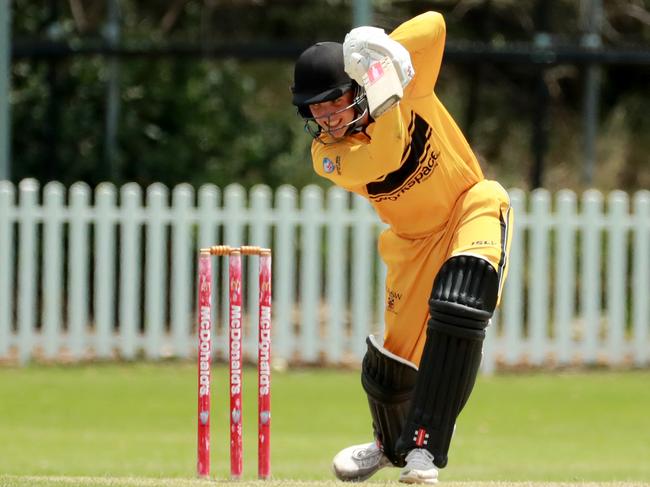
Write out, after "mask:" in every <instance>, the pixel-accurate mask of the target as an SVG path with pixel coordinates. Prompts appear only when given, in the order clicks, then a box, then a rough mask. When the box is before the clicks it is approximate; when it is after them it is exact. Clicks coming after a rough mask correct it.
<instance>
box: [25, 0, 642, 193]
mask: <svg viewBox="0 0 650 487" xmlns="http://www.w3.org/2000/svg"><path fill="white" fill-rule="evenodd" d="M108 3H109V2H95V1H91V0H67V1H63V0H58V1H54V2H50V6H49V7H48V8H44V7H43V4H41V3H38V2H12V5H13V10H14V11H13V17H12V20H13V25H12V30H13V37H14V40H16V41H20V40H24V39H48V40H65V41H66V42H68V43H72V44H74V43H84V42H94V41H97V39H98V38H101V37H102V36H103V35H105V34H106V32H107V25H108V20H109V13H108V10H107V4H108ZM585 3H586V2H575V1H572V0H558V1H555V2H543V1H539V0H536V1H533V0H471V1H470V0H454V1H452V0H448V1H435V2H431V1H409V2H406V1H399V0H376V1H375V2H374V23H375V24H376V25H379V26H381V27H384V28H385V29H387V30H390V29H392V28H394V27H395V26H396V25H398V24H399V23H400V22H402V21H404V20H406V19H407V18H409V17H411V16H413V15H416V14H418V13H420V12H422V11H425V10H429V9H436V10H439V11H441V12H443V13H444V14H445V16H446V19H447V27H448V35H447V38H448V40H456V41H458V40H470V41H482V42H486V43H489V44H491V45H504V44H505V43H510V42H520V41H531V40H532V39H533V37H534V35H535V32H536V31H537V29H538V28H539V23H540V15H541V14H540V6H545V7H546V9H547V10H546V11H543V12H542V13H543V14H545V20H544V21H545V22H546V23H547V24H548V26H549V30H550V34H551V36H552V39H553V42H556V43H578V42H580V40H581V36H582V34H583V30H584V29H583V28H584V24H585V21H586V20H585V15H584V12H583V11H581V10H580V6H581V5H583V4H585ZM119 6H120V39H121V42H127V43H131V44H137V43H138V42H141V43H152V42H153V43H154V44H155V43H166V42H171V41H176V42H181V41H182V42H193V43H204V44H205V45H206V49H207V48H208V46H210V45H212V43H215V42H216V43H220V42H223V43H233V42H264V41H268V42H277V41H299V42H302V43H305V44H307V43H310V42H313V41H316V40H324V39H331V40H341V39H342V38H343V36H344V35H345V33H346V32H347V31H348V30H349V29H350V27H351V19H352V4H351V1H350V0H347V1H343V0H326V1H319V2H311V1H307V0H276V1H270V0H267V1H265V0H255V1H253V0H229V1H227V0H203V1H199V0H176V1H171V2H154V1H152V0H145V1H140V2H135V1H133V0H122V1H120V2H119ZM603 42H604V44H605V45H607V46H612V47H617V46H618V47H621V46H627V45H630V44H634V45H645V46H648V45H649V44H650V13H649V12H648V8H647V5H645V4H644V3H643V1H642V0H613V1H610V2H605V12H604V23H603ZM109 61H110V60H109V58H108V57H104V56H80V55H77V56H70V57H64V58H55V57H52V58H30V57H25V58H21V59H15V60H14V61H13V64H12V121H13V128H12V145H13V148H12V152H13V179H15V180H18V179H21V178H23V177H27V176H32V177H37V178H39V179H42V180H48V179H57V180H60V181H63V182H64V183H67V184H69V183H72V182H74V181H77V180H83V181H86V182H88V183H90V184H96V183H98V182H99V181H101V180H103V179H107V178H111V179H113V180H114V182H116V183H122V182H126V181H137V182H139V183H141V184H143V185H147V184H150V183H152V182H154V181H161V182H164V183H166V184H168V185H173V184H176V183H179V182H190V183H193V184H201V183H203V182H208V181H209V182H214V183H216V184H219V185H225V184H228V183H230V182H233V181H237V182H240V183H242V184H244V185H246V186H250V185H253V184H256V183H260V182H263V183H266V184H270V185H272V186H277V185H279V184H282V183H291V184H295V185H297V186H302V185H304V184H306V183H309V182H315V181H316V178H315V176H314V175H313V171H312V170H311V163H310V159H309V142H310V139H309V137H308V136H307V135H305V134H304V133H303V128H302V123H301V121H300V119H299V118H298V117H297V116H296V113H295V110H294V109H293V107H292V106H291V104H290V92H289V86H290V84H291V77H292V63H291V62H290V61H287V60H276V61H264V62H262V61H257V62H245V61H237V60H233V59H225V60H224V59H197V58H183V57H182V56H174V57H127V58H123V59H121V60H120V64H119V73H120V75H119V86H120V91H119V92H120V104H119V118H118V133H117V143H116V146H115V148H114V151H113V152H111V164H112V167H113V170H112V172H111V171H109V170H108V169H107V159H106V153H107V149H109V147H107V140H106V137H105V134H106V110H107V94H106V93H107V80H108V76H109V71H108V63H109ZM649 71H650V67H648V66H635V67H634V66H633V67H609V68H605V69H603V71H602V81H603V83H602V88H603V91H602V97H601V110H600V115H599V123H600V127H599V139H598V147H597V149H598V167H597V172H596V180H595V183H596V185H598V186H600V187H602V188H604V189H608V188H612V187H621V188H624V189H629V190H634V189H638V188H643V187H650V171H648V169H647V161H648V158H647V154H648V153H650V135H649V134H650V130H649V128H650V127H649V126H648V117H647V115H646V114H647V113H648V111H649V110H650V99H649V98H650V97H648V89H647V87H648V86H649V85H650V76H649V74H650V73H649ZM537 73H538V71H537V68H535V69H533V68H531V66H522V65H490V64H481V65H476V66H474V65H471V66H467V65H452V64H449V63H446V64H445V66H444V67H443V70H442V74H441V78H440V80H439V83H438V87H437V90H438V92H439V95H440V96H441V98H442V99H443V101H444V102H445V103H446V105H447V106H448V107H449V109H450V111H451V112H452V113H453V114H454V116H455V117H456V118H457V120H458V121H459V123H460V124H461V126H463V128H465V129H466V131H467V134H468V137H469V138H470V141H471V143H472V145H473V147H474V148H475V149H476V151H477V152H478V154H479V155H480V157H481V159H483V160H484V161H486V171H487V173H488V175H490V176H493V177H497V178H499V179H500V180H502V181H503V182H504V183H505V184H507V185H518V186H522V187H525V186H526V185H527V182H528V175H529V172H530V167H531V164H532V159H533V156H532V153H531V124H532V120H533V117H534V116H535V114H534V111H533V110H532V108H531V99H532V98H533V95H532V93H533V92H534V82H535V79H536V78H535V76H536V75H537ZM543 75H544V82H545V85H546V87H547V88H548V92H549V99H548V110H549V123H548V133H549V142H548V152H547V158H546V160H547V167H546V175H545V181H544V182H545V185H546V186H548V187H550V188H554V187H566V186H570V187H574V188H579V187H580V186H581V177H580V175H581V164H582V155H581V154H582V146H581V134H582V114H581V110H582V90H583V88H582V87H583V84H582V83H583V76H584V70H583V69H582V68H579V67H576V66H570V65H558V66H551V67H548V69H546V70H545V71H544V73H543ZM472 90H475V91H474V93H476V94H477V97H478V98H477V100H478V101H477V103H476V104H475V105H474V106H473V108H472V109H471V110H470V108H471V107H470V105H471V103H470V96H469V94H470V93H472Z"/></svg>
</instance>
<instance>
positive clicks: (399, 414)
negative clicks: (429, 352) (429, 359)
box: [361, 335, 417, 466]
mask: <svg viewBox="0 0 650 487" xmlns="http://www.w3.org/2000/svg"><path fill="white" fill-rule="evenodd" d="M366 343H367V345H368V351H367V352H366V354H365V356H364V358H363V363H362V368H361V384H362V385H363V389H364V390H365V391H366V394H367V395H368V406H369V407H370V414H371V416H372V423H373V430H374V432H375V439H376V440H377V442H378V443H379V445H380V446H381V448H382V450H383V452H384V454H385V455H386V457H387V458H388V459H389V460H390V461H391V462H392V463H393V464H394V465H397V466H403V465H404V462H403V458H402V457H398V456H397V455H396V453H395V443H396V442H397V439H398V438H399V435H400V434H401V432H402V429H403V427H404V423H405V421H406V415H407V413H408V411H409V407H410V404H411V397H412V395H413V388H414V387H415V381H416V377H417V367H416V366H415V365H414V364H412V363H411V362H409V361H407V360H405V359H403V358H401V357H398V356H397V355H394V354H392V353H391V352H389V351H388V350H386V349H385V348H383V347H382V346H381V345H380V344H379V343H378V342H377V340H376V338H375V337H374V336H373V335H370V336H368V338H367V339H366Z"/></svg>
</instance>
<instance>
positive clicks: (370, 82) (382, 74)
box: [362, 56, 404, 119]
mask: <svg viewBox="0 0 650 487" xmlns="http://www.w3.org/2000/svg"><path fill="white" fill-rule="evenodd" d="M362 81H363V87H364V88H365V90H366V96H367V98H368V109H369V110H370V116H371V117H372V118H375V119H376V118H377V117H379V116H380V115H381V114H382V113H384V112H386V111H387V110H389V109H390V108H391V107H393V106H394V105H395V104H396V103H397V102H399V101H400V100H401V99H402V96H404V90H403V88H402V83H401V82H400V80H399V76H398V75H397V71H395V66H393V62H392V61H391V60H390V58H389V57H387V56H386V57H383V58H381V59H380V60H378V61H374V62H373V63H372V64H371V65H370V67H369V68H368V71H367V72H366V74H364V75H363V79H362Z"/></svg>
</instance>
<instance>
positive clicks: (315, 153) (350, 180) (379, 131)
mask: <svg viewBox="0 0 650 487" xmlns="http://www.w3.org/2000/svg"><path fill="white" fill-rule="evenodd" d="M366 132H367V134H368V136H369V139H370V140H369V141H367V142H362V141H360V140H358V139H356V138H353V137H350V136H348V137H346V138H345V139H344V140H343V141H341V142H338V143H335V144H323V143H321V142H319V141H318V140H315V141H314V142H313V143H312V147H311V155H312V162H313V165H314V170H315V171H316V173H317V174H318V175H319V176H322V177H324V178H327V179H329V180H331V181H332V182H334V183H335V184H337V185H339V186H341V187H343V188H346V189H352V188H356V187H359V186H362V185H365V184H367V183H369V182H372V181H376V180H378V179H380V178H381V177H383V176H384V175H386V174H388V173H390V172H392V171H394V170H395V169H397V168H399V166H400V165H401V163H402V154H403V152H404V147H405V146H406V137H407V134H406V132H407V131H406V129H405V127H404V122H403V120H402V116H401V112H400V110H399V107H397V106H396V107H394V108H392V109H391V110H389V111H387V112H386V113H384V114H383V115H382V116H381V117H379V118H378V119H377V120H376V121H375V122H374V123H371V124H370V125H369V126H368V128H367V130H366Z"/></svg>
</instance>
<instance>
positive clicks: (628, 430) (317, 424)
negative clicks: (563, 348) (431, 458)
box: [0, 363, 650, 486]
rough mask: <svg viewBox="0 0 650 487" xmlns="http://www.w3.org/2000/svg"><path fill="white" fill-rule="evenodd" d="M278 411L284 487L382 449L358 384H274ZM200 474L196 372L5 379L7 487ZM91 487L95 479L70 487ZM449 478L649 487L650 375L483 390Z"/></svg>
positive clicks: (180, 368) (222, 462)
mask: <svg viewBox="0 0 650 487" xmlns="http://www.w3.org/2000/svg"><path fill="white" fill-rule="evenodd" d="M245 380H246V382H245V393H246V397H245V399H246V406H247V407H245V409H244V415H245V422H244V427H245V430H244V435H245V445H244V446H245V471H244V475H245V478H247V479H254V477H255V472H256V465H255V462H256V451H255V450H256V447H257V442H256V425H255V418H256V410H255V408H256V401H255V396H254V394H255V382H256V377H255V373H254V370H252V369H251V370H248V371H247V375H246V376H245ZM226 381H227V375H226V370H225V368H222V367H219V368H217V369H215V372H214V382H213V416H212V429H213V433H212V464H213V469H212V470H213V471H212V473H213V476H214V477H215V478H217V479H226V478H227V476H228V429H227V428H228V424H227V421H228V411H227V407H226V402H227V399H228V396H227V386H226V387H225V385H226ZM246 385H248V387H246ZM272 401H273V420H272V425H273V426H272V428H273V434H272V440H271V443H272V460H273V464H272V469H273V476H274V478H275V479H301V480H305V481H307V480H314V481H316V480H318V481H326V480H330V479H331V478H332V476H331V474H330V471H329V465H330V460H331V458H332V456H333V455H334V454H335V453H336V452H337V451H338V450H339V449H340V448H341V447H343V446H347V445H349V444H353V443H360V442H364V441H369V440H370V430H369V421H370V420H369V415H368V412H367V406H366V398H365V396H364V394H363V392H362V390H361V387H360V383H359V376H358V372H354V371H332V370H312V369H310V370H300V371H291V372H282V373H281V372H275V373H274V375H273V390H272ZM195 461H196V372H195V365H194V364H187V363H165V364H157V365H154V364H121V365H112V364H111V365H108V364H106V365H103V364H100V365H87V366H67V367H63V366H57V367H44V366H31V367H27V368H0V474H2V475H4V476H0V486H4V485H11V486H13V485H16V486H22V485H36V486H41V485H42V486H50V485H57V486H72V485H102V486H103V485H134V486H135V485H137V486H148V485H179V486H184V485H187V486H194V485H197V486H198V485H202V484H201V482H199V481H194V480H192V479H193V478H194V474H195ZM78 476H83V477H89V478H90V477H92V478H93V479H94V480H90V479H86V480H82V479H79V480H74V479H72V480H71V479H70V477H78ZM441 477H442V478H443V479H444V480H445V481H456V482H458V481H496V482H511V481H520V482H532V481H534V482H574V481H590V482H606V481H610V482H611V481H621V482H636V483H637V485H639V483H650V372H647V371H645V372H621V373H606V372H592V373H565V374H533V375H502V376H495V377H482V378H480V379H479V383H478V384H477V387H476V389H475V393H474V395H473V396H472V398H471V399H470V402H469V404H468V406H467V408H466V410H465V411H464V412H463V414H462V415H461V417H460V419H459V422H458V428H457V431H456V435H455V438H454V442H453V444H452V450H451V455H450V462H449V466H448V467H447V468H446V469H444V470H443V471H442V473H441ZM395 478H396V471H394V470H388V471H384V472H382V473H380V474H379V475H378V476H377V479H378V480H379V481H381V482H382V483H386V482H387V480H389V479H395ZM129 479H131V480H129ZM146 479H150V480H146ZM151 479H158V480H151ZM164 479H168V480H164ZM169 479H172V480H169ZM174 479H175V480H174ZM330 483H331V482H321V483H318V484H317V485H323V486H324V485H329V484H330ZM391 483H392V482H391ZM239 485H242V486H243V485H248V483H240V484H239ZM251 485H259V484H257V483H251ZM277 485H308V484H301V483H295V482H289V481H287V480H281V481H280V482H279V483H278V484H277ZM309 485H312V484H309ZM338 485H341V484H338ZM454 485H462V483H458V484H454ZM489 485H492V486H494V485H497V484H489Z"/></svg>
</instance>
